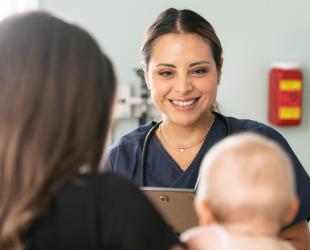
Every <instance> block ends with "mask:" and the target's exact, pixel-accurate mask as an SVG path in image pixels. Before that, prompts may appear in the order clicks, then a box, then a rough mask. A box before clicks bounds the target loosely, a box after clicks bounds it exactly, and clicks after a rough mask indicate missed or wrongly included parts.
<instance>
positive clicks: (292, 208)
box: [283, 197, 299, 226]
mask: <svg viewBox="0 0 310 250" xmlns="http://www.w3.org/2000/svg"><path fill="white" fill-rule="evenodd" d="M298 209H299V200H298V198H297V197H295V198H294V199H293V201H292V203H291V206H290V209H289V211H288V213H287V214H286V216H285V217H284V220H283V225H284V226H285V225H288V224H290V223H291V222H292V221H293V219H294V218H295V216H296V214H297V212H298Z"/></svg>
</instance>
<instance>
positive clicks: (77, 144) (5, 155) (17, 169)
mask: <svg viewBox="0 0 310 250" xmlns="http://www.w3.org/2000/svg"><path fill="white" fill-rule="evenodd" d="M115 85H116V83H115V76H114V72H113V68H112V65H111V62H110V61H109V59H108V58H107V57H106V56H105V55H104V54H103V53H102V51H101V50H100V48H99V46H98V45H97V43H96V42H95V40H94V39H93V38H92V37H91V36H90V35H89V34H88V33H87V32H86V31H84V30H83V29H81V28H79V27H77V26H76V25H73V24H69V23H67V22H64V21H62V20H60V19H58V18H56V17H54V16H52V15H50V14H47V13H44V12H30V13H26V14H22V15H17V16H13V17H10V18H8V19H6V20H4V21H2V22H1V23H0V249H1V250H9V249H10V250H11V249H23V248H24V244H23V240H22V237H23V234H24V233H25V231H26V230H27V228H28V226H29V225H30V224H31V223H32V222H33V221H34V220H35V219H36V218H37V217H38V216H39V214H40V213H41V212H42V211H43V210H44V208H45V206H46V205H47V204H48V202H49V200H50V197H51V195H53V193H54V192H55V190H57V188H59V186H60V185H61V184H62V183H64V182H66V181H68V180H70V179H73V178H74V177H75V176H76V175H77V173H78V170H79V168H80V167H81V166H84V167H87V169H89V170H90V171H97V167H98V165H99V161H100V159H101V155H102V152H103V150H104V144H105V140H106V136H107V132H108V129H109V124H110V119H111V110H112V106H113V102H114V92H115V88H116V86H115Z"/></svg>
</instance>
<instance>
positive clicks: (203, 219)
mask: <svg viewBox="0 0 310 250" xmlns="http://www.w3.org/2000/svg"><path fill="white" fill-rule="evenodd" d="M195 209H196V213H197V215H198V218H199V224H200V225H208V224H212V223H214V222H215V218H214V216H213V213H212V211H211V209H210V207H209V204H208V202H207V201H205V200H195Z"/></svg>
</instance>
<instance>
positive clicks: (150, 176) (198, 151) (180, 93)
mask: <svg viewBox="0 0 310 250" xmlns="http://www.w3.org/2000/svg"><path fill="white" fill-rule="evenodd" d="M142 56H143V62H142V67H143V70H144V73H145V80H146V83H147V86H148V88H149V89H150V91H151V96H152V100H153V102H154V104H155V105H156V106H157V108H158V109H159V110H160V112H161V114H162V120H163V122H162V123H161V124H160V125H159V127H158V128H157V129H156V131H155V133H154V135H153V136H152V137H151V139H150V142H149V147H148V151H147V152H148V153H147V159H146V170H145V171H146V173H145V183H144V184H145V185H147V186H163V187H178V188H194V186H195V184H196V181H197V176H198V170H199V165H200V162H201V160H202V158H203V156H204V154H205V153H206V152H207V151H208V150H209V149H210V147H211V146H212V145H214V144H215V143H216V142H218V141H219V140H221V139H223V138H224V137H225V136H227V124H226V123H225V122H224V121H223V119H219V116H215V115H214V113H212V111H216V104H215V101H216V95H217V89H218V84H219V81H220V77H221V68H222V63H223V59H222V47H221V43H220V41H219V39H218V37H217V36H216V34H215V31H214V29H213V28H212V26H211V25H210V23H208V22H207V21H206V20H205V19H204V18H202V17H201V16H200V15H198V14H197V13H195V12H192V11H190V10H175V9H168V10H166V11H164V12H163V13H161V14H160V16H159V17H158V18H157V19H156V21H155V22H154V23H153V24H152V25H151V26H150V28H149V29H148V31H147V33H146V36H145V40H144V45H143V48H142ZM227 121H228V124H229V127H230V130H231V133H238V132H242V131H253V132H257V133H259V134H262V135H265V136H267V137H268V138H271V139H274V140H275V141H277V142H278V143H279V144H280V145H282V147H283V148H284V149H285V150H286V151H287V152H288V154H289V155H290V156H291V158H292V160H293V162H294V167H295V174H296V178H297V190H298V195H299V199H300V210H299V213H298V215H297V217H296V218H295V220H294V222H293V223H292V225H290V226H289V227H288V228H287V229H285V230H283V232H282V233H281V234H282V237H283V238H286V239H289V240H291V242H292V243H293V244H294V245H295V247H296V249H310V237H309V231H308V227H307V222H306V220H307V219H309V217H310V179H309V176H308V175H307V173H306V172H305V170H304V168H303V167H302V165H301V164H300V162H299V160H298V159H297V157H296V156H295V154H294V152H293V151H292V149H291V148H290V146H289V145H288V143H287V142H286V140H285V139H284V138H283V137H282V136H281V135H280V134H279V133H278V132H277V131H275V130H274V129H272V128H270V127H268V126H266V125H264V124H261V123H259V122H256V121H251V120H240V119H236V118H232V117H227ZM153 126H154V124H153V123H150V124H147V125H145V126H141V127H139V128H137V129H136V130H134V131H132V132H131V133H129V134H127V135H124V136H123V137H121V138H120V140H118V141H117V142H116V143H115V144H114V145H113V146H112V147H111V149H110V153H109V157H108V166H107V167H108V168H109V169H111V170H112V171H114V172H117V173H119V174H121V175H124V176H127V177H128V178H130V179H131V180H133V181H134V182H135V183H136V184H137V185H139V183H140V182H139V178H140V168H141V156H142V148H143V143H144V141H145V138H146V135H147V133H148V132H149V130H150V129H151V128H152V127H153ZM249 167H251V166H249ZM231 178H233V176H232V177H231Z"/></svg>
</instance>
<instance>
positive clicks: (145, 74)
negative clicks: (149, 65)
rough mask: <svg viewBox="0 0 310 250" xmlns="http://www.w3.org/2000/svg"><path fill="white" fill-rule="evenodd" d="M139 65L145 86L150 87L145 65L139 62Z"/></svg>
mask: <svg viewBox="0 0 310 250" xmlns="http://www.w3.org/2000/svg"><path fill="white" fill-rule="evenodd" d="M140 67H141V69H142V71H143V77H144V81H145V83H146V86H147V88H148V89H150V86H149V83H148V75H147V70H146V67H145V65H144V64H143V63H141V64H140Z"/></svg>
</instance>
